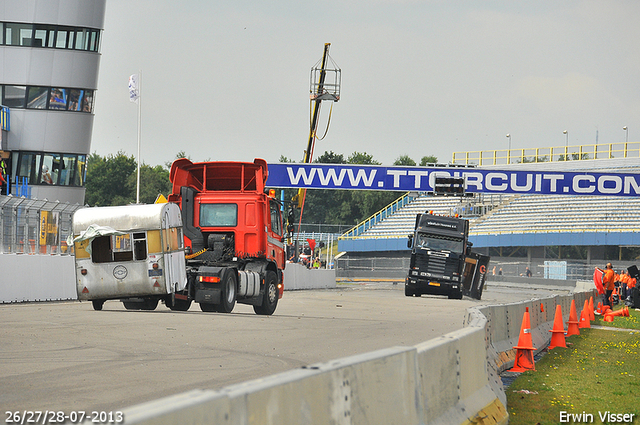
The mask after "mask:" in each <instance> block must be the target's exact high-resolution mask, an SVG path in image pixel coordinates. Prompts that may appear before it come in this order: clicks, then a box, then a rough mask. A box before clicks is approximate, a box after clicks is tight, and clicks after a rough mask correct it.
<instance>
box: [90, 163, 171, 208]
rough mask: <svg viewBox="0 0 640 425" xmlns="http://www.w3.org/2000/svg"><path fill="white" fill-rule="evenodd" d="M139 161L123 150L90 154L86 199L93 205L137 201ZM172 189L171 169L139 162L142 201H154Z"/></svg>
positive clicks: (102, 205) (125, 203)
mask: <svg viewBox="0 0 640 425" xmlns="http://www.w3.org/2000/svg"><path fill="white" fill-rule="evenodd" d="M137 177H138V175H137V162H136V160H135V158H134V157H133V156H127V155H126V154H125V153H124V152H122V151H120V152H118V153H117V154H116V155H108V156H106V157H103V156H100V155H98V154H96V153H93V154H91V155H89V158H88V160H87V184H86V193H85V202H86V203H87V204H89V205H91V206H101V207H104V206H109V205H127V204H131V203H134V202H135V201H136V186H137ZM170 193H171V182H170V181H169V170H168V169H166V168H164V167H162V166H161V165H156V166H155V167H152V166H150V165H146V164H141V166H140V202H141V203H146V204H151V203H153V202H154V201H155V200H156V198H157V196H158V195H159V194H163V195H165V196H167V195H169V194H170Z"/></svg>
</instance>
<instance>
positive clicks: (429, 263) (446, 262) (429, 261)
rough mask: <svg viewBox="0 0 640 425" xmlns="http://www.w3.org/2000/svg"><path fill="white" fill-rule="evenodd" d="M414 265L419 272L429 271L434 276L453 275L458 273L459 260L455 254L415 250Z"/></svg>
mask: <svg viewBox="0 0 640 425" xmlns="http://www.w3.org/2000/svg"><path fill="white" fill-rule="evenodd" d="M415 259H416V260H415V264H414V267H417V268H418V270H420V271H421V272H428V273H431V275H433V276H434V277H438V276H449V277H451V276H453V275H454V273H458V266H459V264H460V261H459V259H458V256H457V255H455V254H454V255H452V256H450V257H445V256H444V254H442V253H439V252H438V253H436V252H430V251H427V250H416V256H415Z"/></svg>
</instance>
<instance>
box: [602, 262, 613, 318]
mask: <svg viewBox="0 0 640 425" xmlns="http://www.w3.org/2000/svg"><path fill="white" fill-rule="evenodd" d="M602 286H603V287H604V303H603V304H604V305H608V306H609V307H610V308H611V309H612V310H613V303H612V302H611V294H613V289H614V288H615V272H614V271H613V266H612V265H611V263H607V266H606V268H605V271H604V276H603V277H602Z"/></svg>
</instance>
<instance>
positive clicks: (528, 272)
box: [524, 267, 533, 277]
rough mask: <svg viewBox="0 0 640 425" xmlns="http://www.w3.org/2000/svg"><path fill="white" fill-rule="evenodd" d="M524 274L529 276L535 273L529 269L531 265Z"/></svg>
mask: <svg viewBox="0 0 640 425" xmlns="http://www.w3.org/2000/svg"><path fill="white" fill-rule="evenodd" d="M524 274H525V276H527V277H531V276H532V275H533V273H531V270H529V267H527V271H525V272H524Z"/></svg>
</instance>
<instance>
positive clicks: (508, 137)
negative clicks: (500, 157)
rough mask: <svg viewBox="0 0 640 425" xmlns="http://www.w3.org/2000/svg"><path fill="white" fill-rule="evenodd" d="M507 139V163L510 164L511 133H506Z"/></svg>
mask: <svg viewBox="0 0 640 425" xmlns="http://www.w3.org/2000/svg"><path fill="white" fill-rule="evenodd" d="M507 139H509V150H508V151H507V164H511V134H509V133H507Z"/></svg>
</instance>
